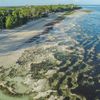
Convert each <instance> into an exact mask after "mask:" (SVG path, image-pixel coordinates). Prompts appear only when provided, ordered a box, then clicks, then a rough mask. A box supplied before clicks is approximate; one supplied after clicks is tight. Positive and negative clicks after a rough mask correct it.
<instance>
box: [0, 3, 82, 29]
mask: <svg viewBox="0 0 100 100" xmlns="http://www.w3.org/2000/svg"><path fill="white" fill-rule="evenodd" d="M79 8H80V7H79V6H77V5H72V4H70V5H45V6H24V7H7V8H0V29H12V28H15V27H18V26H21V25H23V24H25V23H27V22H28V21H30V20H36V19H38V18H41V17H47V16H48V15H49V14H50V13H55V12H63V11H70V10H74V9H79Z"/></svg>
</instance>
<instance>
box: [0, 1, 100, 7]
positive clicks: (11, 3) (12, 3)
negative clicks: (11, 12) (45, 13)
mask: <svg viewBox="0 0 100 100" xmlns="http://www.w3.org/2000/svg"><path fill="white" fill-rule="evenodd" d="M46 4H84V5H100V0H0V6H20V5H46Z"/></svg>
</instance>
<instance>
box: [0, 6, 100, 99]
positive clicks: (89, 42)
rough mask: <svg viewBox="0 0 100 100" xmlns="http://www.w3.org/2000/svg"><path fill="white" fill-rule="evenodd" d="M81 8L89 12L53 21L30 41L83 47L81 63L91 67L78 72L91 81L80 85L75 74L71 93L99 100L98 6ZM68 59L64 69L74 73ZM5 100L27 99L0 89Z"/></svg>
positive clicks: (99, 19) (99, 32) (99, 39)
mask: <svg viewBox="0 0 100 100" xmlns="http://www.w3.org/2000/svg"><path fill="white" fill-rule="evenodd" d="M84 9H90V10H93V12H91V13H88V14H84V13H82V14H79V13H78V14H75V15H72V16H68V17H66V18H65V19H64V20H62V21H61V22H60V23H58V24H56V25H55V26H54V27H53V29H52V30H51V31H49V33H48V34H42V35H40V36H38V37H36V38H35V39H33V41H32V40H31V44H32V45H33V44H34V45H35V46H37V47H38V46H40V45H42V44H43V45H45V44H46V45H47V44H51V45H55V44H57V45H58V46H60V45H66V46H69V47H72V48H83V50H84V54H83V63H84V64H85V65H88V66H91V67H92V70H90V71H89V72H88V71H87V70H86V72H84V73H81V74H86V75H88V77H92V79H93V82H94V84H92V85H90V84H89V85H88V86H87V85H84V84H83V83H82V82H84V80H85V79H86V78H85V79H84V77H82V76H81V75H79V79H78V82H79V87H77V88H75V89H73V90H72V92H73V93H75V94H79V95H83V96H85V97H86V98H87V100H96V98H97V99H98V100H100V82H99V75H100V68H99V67H100V11H99V9H100V6H84ZM72 59H73V60H72V65H71V66H70V68H69V70H67V71H73V72H74V69H73V66H76V65H75V63H76V61H77V59H76V60H75V59H74V58H72ZM84 64H83V65H84ZM83 65H80V64H78V65H77V66H76V67H78V68H80V67H83ZM80 69H81V68H80ZM77 71H78V70H77ZM77 71H76V72H77ZM79 71H81V70H79ZM81 79H83V80H82V82H81V81H80V80H81ZM86 81H87V80H86ZM6 99H8V100H29V98H28V97H27V96H23V97H20V98H17V97H11V96H8V95H6V94H3V92H2V91H0V100H6Z"/></svg>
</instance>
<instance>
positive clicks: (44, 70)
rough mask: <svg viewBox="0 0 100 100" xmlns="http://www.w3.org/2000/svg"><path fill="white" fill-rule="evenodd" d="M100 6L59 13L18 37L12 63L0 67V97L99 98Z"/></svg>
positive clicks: (19, 99) (35, 99) (39, 99)
mask: <svg viewBox="0 0 100 100" xmlns="http://www.w3.org/2000/svg"><path fill="white" fill-rule="evenodd" d="M99 8H100V7H99ZM99 8H92V9H96V10H95V11H93V12H86V11H82V10H77V11H75V12H73V13H71V14H64V15H61V16H60V17H59V18H58V17H57V18H56V19H55V20H54V21H52V22H49V23H48V24H45V29H44V30H43V31H42V34H39V35H36V36H35V37H34V36H33V37H29V39H28V40H27V41H26V40H25V41H23V43H26V44H25V46H27V49H25V50H24V51H23V52H22V53H21V54H20V56H18V59H17V60H16V62H15V63H13V64H12V65H10V66H9V67H7V65H5V66H3V65H2V66H1V67H0V89H1V90H0V100H7V99H8V100H100V68H99V67H100V29H99V25H100V24H99V23H98V20H99V21H100V18H99V17H98V16H97V15H100V12H98V9H99ZM86 9H90V10H91V8H87V7H86ZM95 17H98V19H97V18H96V19H95ZM25 46H24V48H25ZM28 46H29V47H28ZM21 49H22V48H21Z"/></svg>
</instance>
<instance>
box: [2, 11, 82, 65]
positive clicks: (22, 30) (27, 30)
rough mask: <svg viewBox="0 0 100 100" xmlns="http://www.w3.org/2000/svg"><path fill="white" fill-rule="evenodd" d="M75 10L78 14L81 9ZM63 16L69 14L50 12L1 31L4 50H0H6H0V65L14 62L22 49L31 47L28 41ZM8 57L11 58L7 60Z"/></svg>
mask: <svg viewBox="0 0 100 100" xmlns="http://www.w3.org/2000/svg"><path fill="white" fill-rule="evenodd" d="M78 11H79V12H78ZM75 12H76V14H79V13H80V12H82V11H81V10H76V11H75ZM73 14H74V13H72V14H71V15H73ZM64 16H70V14H69V15H64V13H56V14H52V15H50V16H49V17H47V18H41V19H39V20H36V21H35V22H34V21H32V22H29V23H27V24H26V25H23V26H22V27H19V28H16V29H15V30H8V31H7V30H5V31H3V32H4V33H1V35H2V34H5V36H4V39H3V40H0V42H1V43H0V45H1V48H2V47H3V48H4V50H2V49H1V50H0V52H1V51H3V52H4V51H6V52H4V53H2V52H1V55H0V65H7V66H8V65H12V64H15V63H16V61H17V59H18V58H19V57H20V56H21V54H22V53H23V52H24V50H25V49H28V48H30V47H32V43H29V42H32V41H31V40H34V38H35V39H36V38H37V37H39V36H40V35H41V34H45V33H48V31H49V30H51V29H52V27H53V25H55V24H56V23H59V22H60V21H61V20H63V19H64ZM6 37H7V38H6ZM9 40H10V41H9ZM4 41H7V42H9V44H8V43H7V44H4ZM10 44H11V45H10ZM6 46H7V47H9V48H8V51H7V50H5V48H6ZM33 46H34V44H33ZM16 47H17V48H16ZM8 59H11V60H9V61H8ZM5 61H6V62H5Z"/></svg>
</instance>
